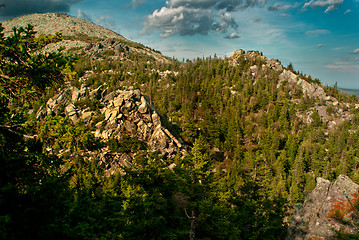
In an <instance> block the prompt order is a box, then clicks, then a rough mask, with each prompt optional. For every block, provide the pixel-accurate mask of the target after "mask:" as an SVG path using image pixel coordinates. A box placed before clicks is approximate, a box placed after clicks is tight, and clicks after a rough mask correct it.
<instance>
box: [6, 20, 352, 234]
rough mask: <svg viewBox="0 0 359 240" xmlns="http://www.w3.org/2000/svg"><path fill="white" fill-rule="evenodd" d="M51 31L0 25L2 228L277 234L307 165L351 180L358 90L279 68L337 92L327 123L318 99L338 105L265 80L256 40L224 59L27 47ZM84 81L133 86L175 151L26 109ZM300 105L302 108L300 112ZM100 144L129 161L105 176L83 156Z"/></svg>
mask: <svg viewBox="0 0 359 240" xmlns="http://www.w3.org/2000/svg"><path fill="white" fill-rule="evenodd" d="M0 29H1V31H0V32H2V30H3V29H2V28H1V27H0ZM61 39H62V36H61V34H56V35H54V36H45V35H40V36H39V37H35V32H34V30H33V27H32V26H27V27H24V28H18V29H16V28H14V30H13V34H12V35H10V36H8V37H5V36H4V34H3V33H1V34H0V93H1V95H0V162H1V166H2V167H1V170H0V171H1V174H0V205H1V207H0V209H1V210H0V223H1V224H0V238H1V239H203V240H204V239H284V238H285V235H286V228H287V225H288V223H289V221H290V218H291V215H292V214H293V212H294V207H295V205H296V204H298V203H302V202H303V201H304V199H305V197H306V195H307V194H309V193H310V192H311V191H312V190H313V188H314V187H315V184H316V183H315V179H316V178H317V177H323V178H325V179H329V180H334V179H336V177H337V176H338V175H340V174H345V175H348V176H349V177H350V178H351V179H353V181H355V182H356V183H359V169H358V168H359V166H358V162H359V150H358V149H357V146H358V145H359V136H358V134H359V133H358V131H357V129H358V126H359V113H358V111H359V110H358V109H356V108H355V107H354V106H355V104H358V103H359V101H358V99H357V97H356V96H350V95H347V94H344V93H343V92H341V91H340V90H339V89H338V88H337V87H336V86H334V87H330V86H323V85H322V84H321V83H320V81H319V80H313V78H311V77H309V76H305V75H303V74H302V73H298V72H296V71H295V70H294V68H293V66H291V65H290V66H288V67H286V68H284V69H286V70H288V71H291V72H293V73H295V74H297V75H298V76H300V77H301V78H303V79H305V80H306V81H308V82H310V83H311V84H317V85H319V86H320V87H322V88H323V89H324V91H325V93H326V94H327V95H328V96H331V97H332V98H335V99H337V100H338V101H339V102H340V103H345V104H343V106H345V107H344V108H345V109H344V110H345V111H346V112H348V113H349V114H350V116H351V117H350V118H349V119H348V120H346V121H343V122H342V123H340V124H337V125H335V126H332V127H329V126H328V124H327V122H326V121H324V120H323V119H322V118H321V115H320V114H319V113H318V111H317V110H316V109H317V107H318V106H322V107H325V109H326V113H327V115H328V116H329V117H331V118H332V119H336V118H339V117H340V114H341V112H340V111H339V108H338V107H336V106H327V105H326V104H325V103H324V102H323V100H321V99H319V98H316V97H312V96H309V95H308V94H307V93H306V92H304V91H303V90H302V89H301V88H300V87H299V86H298V85H296V84H293V83H291V82H289V81H284V82H282V83H281V84H278V82H279V75H280V73H281V71H277V70H274V69H272V68H268V67H265V66H266V62H265V61H264V60H263V58H261V57H260V56H261V55H260V54H259V53H257V54H254V55H253V56H252V57H245V56H244V55H243V56H241V57H239V58H238V59H236V64H234V63H233V59H231V57H228V58H219V57H217V56H214V57H208V58H198V59H194V60H183V61H179V60H176V59H168V60H167V61H156V60H155V59H153V58H152V57H151V56H148V55H145V54H141V53H139V52H135V51H132V52H131V51H130V52H129V53H127V56H126V58H122V59H120V58H116V57H114V56H113V54H114V53H113V52H106V54H103V55H99V56H98V57H99V58H100V59H97V60H93V59H91V58H90V57H89V56H88V55H87V54H86V52H85V51H84V50H83V51H82V52H81V51H77V52H74V53H72V54H64V53H63V52H62V51H61V49H60V51H59V52H51V53H43V52H41V51H40V52H39V51H38V50H39V49H41V48H42V47H43V46H45V45H47V44H49V43H51V42H56V41H60V40H61ZM254 65H255V66H257V68H258V72H257V74H256V75H255V76H254V75H252V74H251V67H252V66H254ZM282 71H283V70H282ZM84 76H86V77H85V78H84ZM83 84H86V85H87V86H88V87H90V88H91V89H96V88H98V87H100V86H105V87H106V89H107V91H108V92H112V91H114V90H117V89H120V90H126V89H139V90H140V91H141V92H142V93H143V94H144V95H146V96H148V98H149V99H150V101H151V103H152V104H153V105H154V106H155V107H156V109H157V110H158V111H159V112H160V113H161V115H162V116H163V118H164V119H165V120H166V122H167V124H168V127H169V128H170V129H171V131H173V132H176V133H177V134H178V136H180V137H181V138H182V139H183V141H184V142H185V143H186V146H187V148H186V149H185V153H182V152H178V154H177V155H176V156H175V157H174V158H165V157H163V156H162V155H161V154H160V152H158V151H149V150H148V149H147V146H146V144H144V143H143V142H141V141H140V140H138V139H136V138H134V137H133V136H127V135H126V134H123V136H124V137H121V138H118V139H117V140H116V141H115V140H113V139H111V140H109V141H103V140H101V139H98V138H96V137H95V136H94V133H93V132H94V125H93V124H92V125H91V124H86V123H84V122H83V121H78V122H76V123H73V122H72V121H70V119H69V118H68V117H67V116H64V115H61V114H60V115H57V116H48V117H46V118H44V119H42V120H40V121H39V120H37V119H36V112H37V111H38V109H39V108H40V107H41V106H42V105H44V104H45V103H46V101H47V100H48V99H49V98H50V97H52V96H53V95H55V94H56V93H58V92H59V91H60V90H62V89H65V88H66V87H68V86H69V85H70V86H74V87H78V88H80V87H81V85H83ZM83 105H86V106H87V107H91V108H93V109H94V110H96V109H97V110H99V109H100V108H101V105H100V104H99V103H98V102H96V101H90V100H88V101H86V102H78V103H77V106H83ZM308 113H310V114H309V118H310V119H311V120H310V121H309V122H308V121H305V118H304V117H300V116H306V114H308ZM104 147H108V149H109V150H110V151H112V152H126V153H128V154H130V155H131V156H134V159H133V163H134V164H133V165H132V167H128V168H123V169H122V170H123V171H121V172H118V173H117V174H114V175H111V176H107V175H106V174H105V173H104V170H103V169H101V168H99V167H98V166H97V165H96V162H95V161H89V160H88V159H87V158H84V157H83V156H84V153H85V152H95V153H96V152H99V151H100V149H102V148H104ZM49 148H51V149H54V151H55V153H53V152H50V151H48V149H49ZM64 152H65V153H66V154H62V153H64ZM169 166H172V167H169Z"/></svg>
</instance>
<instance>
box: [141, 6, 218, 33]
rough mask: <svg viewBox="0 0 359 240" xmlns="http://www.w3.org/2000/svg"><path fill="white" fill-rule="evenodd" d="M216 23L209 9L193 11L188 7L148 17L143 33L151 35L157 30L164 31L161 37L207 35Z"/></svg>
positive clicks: (158, 12) (169, 9)
mask: <svg viewBox="0 0 359 240" xmlns="http://www.w3.org/2000/svg"><path fill="white" fill-rule="evenodd" d="M213 23H214V20H213V13H212V11H211V10H209V9H192V8H187V7H178V8H167V7H162V8H161V10H155V11H154V12H153V13H152V15H149V16H147V18H146V21H145V23H144V27H143V30H142V32H143V33H145V34H149V33H151V32H153V31H154V30H156V29H160V30H161V31H162V33H161V37H169V36H172V35H174V34H180V35H194V34H202V35H206V34H208V32H209V31H210V30H211V28H212V25H213Z"/></svg>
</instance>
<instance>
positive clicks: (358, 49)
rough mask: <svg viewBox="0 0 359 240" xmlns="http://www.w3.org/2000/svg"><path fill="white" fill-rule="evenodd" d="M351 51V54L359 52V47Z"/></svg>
mask: <svg viewBox="0 0 359 240" xmlns="http://www.w3.org/2000/svg"><path fill="white" fill-rule="evenodd" d="M350 53H351V54H359V48H357V49H355V50H353V51H351V52H350Z"/></svg>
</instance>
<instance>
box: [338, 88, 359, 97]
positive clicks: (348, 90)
mask: <svg viewBox="0 0 359 240" xmlns="http://www.w3.org/2000/svg"><path fill="white" fill-rule="evenodd" d="M341 90H342V91H343V92H346V93H348V94H352V95H355V96H357V97H359V90H358V89H348V88H341Z"/></svg>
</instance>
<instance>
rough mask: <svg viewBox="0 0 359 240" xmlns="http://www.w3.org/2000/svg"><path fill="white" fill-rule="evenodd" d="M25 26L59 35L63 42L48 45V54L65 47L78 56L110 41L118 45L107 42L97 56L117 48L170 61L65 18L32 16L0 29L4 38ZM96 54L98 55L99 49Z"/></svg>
mask: <svg viewBox="0 0 359 240" xmlns="http://www.w3.org/2000/svg"><path fill="white" fill-rule="evenodd" d="M28 24H31V25H33V26H34V30H35V31H37V35H39V34H41V33H42V34H46V35H51V34H55V33H56V32H60V33H62V36H63V41H61V42H59V43H55V44H50V45H49V46H47V47H46V48H45V50H47V51H56V50H57V49H58V48H59V47H64V48H65V50H66V51H70V50H73V51H74V52H75V53H79V52H80V51H82V50H83V49H87V51H89V50H91V48H92V47H93V45H92V44H94V43H98V42H101V41H103V40H105V39H106V40H107V39H112V41H114V42H116V43H120V44H116V45H114V42H110V43H109V42H108V41H105V42H103V43H102V46H101V47H100V52H106V50H107V52H109V51H111V50H112V51H114V50H116V49H115V47H117V48H119V52H121V53H128V52H134V53H135V54H138V55H147V56H150V57H152V58H154V59H156V60H161V61H168V60H169V58H166V57H164V56H163V55H162V54H160V53H159V52H157V51H154V50H151V49H149V48H147V47H145V46H143V45H141V44H138V43H135V42H132V41H130V40H127V39H126V38H124V37H123V36H122V35H120V34H118V33H115V32H113V31H111V30H109V29H106V28H104V27H101V26H99V25H96V24H94V23H91V22H88V21H86V20H83V19H80V18H76V17H72V16H69V15H66V14H60V13H35V14H30V15H25V16H21V17H17V18H14V19H10V20H6V21H3V22H2V25H3V27H4V28H5V30H4V33H5V36H7V35H9V34H11V33H12V28H13V27H26V26H27V25H28ZM96 50H97V52H98V50H99V48H97V49H96ZM94 54H95V53H94ZM117 55H121V54H117ZM122 55H123V54H122ZM122 55H121V56H122Z"/></svg>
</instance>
